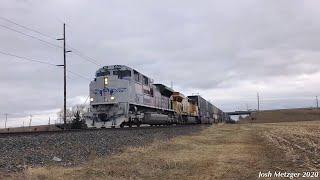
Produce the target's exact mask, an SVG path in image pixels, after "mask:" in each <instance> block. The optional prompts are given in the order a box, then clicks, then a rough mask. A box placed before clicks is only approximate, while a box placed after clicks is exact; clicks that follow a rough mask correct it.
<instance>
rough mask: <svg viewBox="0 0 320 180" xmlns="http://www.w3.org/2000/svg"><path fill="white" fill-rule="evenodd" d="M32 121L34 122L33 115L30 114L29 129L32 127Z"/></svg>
mask: <svg viewBox="0 0 320 180" xmlns="http://www.w3.org/2000/svg"><path fill="white" fill-rule="evenodd" d="M31 122H32V115H30V119H29V129H30V128H31Z"/></svg>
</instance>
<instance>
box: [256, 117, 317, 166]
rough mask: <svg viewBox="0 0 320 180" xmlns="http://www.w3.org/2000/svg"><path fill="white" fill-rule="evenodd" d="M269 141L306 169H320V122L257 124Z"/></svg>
mask: <svg viewBox="0 0 320 180" xmlns="http://www.w3.org/2000/svg"><path fill="white" fill-rule="evenodd" d="M257 126H258V127H260V128H262V129H263V130H262V134H263V136H264V137H265V138H266V140H267V141H268V142H270V143H271V144H272V145H274V146H275V147H277V148H278V149H281V150H282V151H283V152H285V155H286V158H287V159H289V160H290V161H292V162H293V163H294V164H296V165H297V166H299V167H300V168H301V169H304V170H319V169H320V122H319V121H313V122H292V123H277V124H264V125H262V124H261V125H257Z"/></svg>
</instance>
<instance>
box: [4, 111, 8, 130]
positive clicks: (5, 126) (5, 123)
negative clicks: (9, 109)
mask: <svg viewBox="0 0 320 180" xmlns="http://www.w3.org/2000/svg"><path fill="white" fill-rule="evenodd" d="M5 115H6V120H5V121H4V128H5V129H6V128H7V121H8V114H7V113H6V114H5Z"/></svg>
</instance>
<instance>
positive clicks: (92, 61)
mask: <svg viewBox="0 0 320 180" xmlns="http://www.w3.org/2000/svg"><path fill="white" fill-rule="evenodd" d="M0 19H2V20H5V21H7V22H10V23H12V24H14V25H16V26H19V27H22V28H24V29H27V30H29V31H32V32H34V33H38V34H40V35H42V36H44V37H47V38H49V39H52V40H56V39H55V38H53V37H51V36H49V35H47V34H45V33H42V32H40V31H38V30H35V29H32V28H30V27H27V26H24V25H21V24H19V23H17V22H14V21H12V20H9V19H7V18H4V17H1V16H0ZM0 26H1V27H3V28H5V29H8V30H12V31H14V32H17V33H20V34H23V35H25V36H28V37H31V38H34V39H37V40H39V41H41V42H43V43H47V44H50V45H51V46H54V47H58V48H63V47H61V46H58V45H56V44H53V43H50V42H47V41H45V40H42V39H40V38H37V37H35V36H32V35H29V34H26V33H24V32H21V31H18V30H15V29H13V28H10V27H7V26H4V25H0ZM67 46H68V48H69V49H71V50H73V51H75V52H77V53H74V54H76V55H78V56H79V57H81V58H82V59H84V60H86V61H88V62H91V63H93V64H95V65H97V66H101V64H100V63H97V60H95V59H94V58H91V57H89V56H87V55H84V54H83V53H81V52H80V51H79V50H77V49H75V48H73V47H71V46H69V45H67ZM98 62H99V61H98Z"/></svg>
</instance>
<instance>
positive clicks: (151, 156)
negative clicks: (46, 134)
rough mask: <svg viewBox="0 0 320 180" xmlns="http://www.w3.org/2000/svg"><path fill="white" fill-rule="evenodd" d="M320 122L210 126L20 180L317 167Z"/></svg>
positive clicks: (202, 175) (253, 174) (239, 174)
mask: <svg viewBox="0 0 320 180" xmlns="http://www.w3.org/2000/svg"><path fill="white" fill-rule="evenodd" d="M319 127H320V125H318V122H303V123H302V122H297V123H277V124H235V125H226V124H222V125H217V126H212V127H209V128H207V129H205V130H203V131H202V132H200V133H197V134H194V135H188V136H181V137H176V138H174V139H171V140H170V141H166V142H157V143H153V144H152V145H151V146H146V147H136V148H128V149H127V150H125V151H124V152H122V153H119V154H115V155H112V156H109V157H105V158H96V157H94V156H92V158H91V160H90V162H88V163H87V164H85V165H82V166H79V167H74V168H64V167H56V166H51V167H42V168H30V169H28V170H26V171H25V172H24V174H18V175H14V176H11V177H14V178H21V179H78V180H80V179H257V176H258V173H259V171H269V170H270V171H274V170H295V171H298V170H308V169H310V170H314V169H319V166H318V164H319V163H318V164H317V163H316V162H315V161H314V160H317V161H318V160H319V154H318V152H319V147H320V144H319V140H318V139H319V130H318V129H319Z"/></svg>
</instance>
